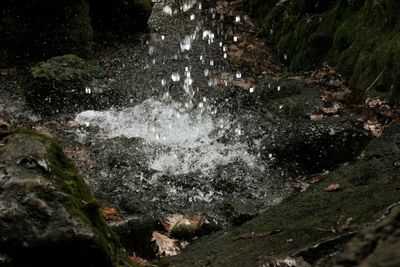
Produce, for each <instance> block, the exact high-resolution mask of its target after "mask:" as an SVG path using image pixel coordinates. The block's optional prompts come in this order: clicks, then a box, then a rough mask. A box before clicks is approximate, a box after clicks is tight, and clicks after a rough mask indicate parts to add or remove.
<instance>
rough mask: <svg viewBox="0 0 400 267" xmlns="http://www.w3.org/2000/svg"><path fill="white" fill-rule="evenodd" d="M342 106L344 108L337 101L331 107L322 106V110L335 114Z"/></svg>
mask: <svg viewBox="0 0 400 267" xmlns="http://www.w3.org/2000/svg"><path fill="white" fill-rule="evenodd" d="M342 108H343V107H342V105H341V104H340V103H337V102H336V103H333V105H332V106H331V107H329V108H321V111H322V112H324V113H325V114H335V113H337V112H338V111H339V110H340V109H342Z"/></svg>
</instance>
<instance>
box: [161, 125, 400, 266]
mask: <svg viewBox="0 0 400 267" xmlns="http://www.w3.org/2000/svg"><path fill="white" fill-rule="evenodd" d="M398 130H399V126H398V125H397V126H395V127H392V128H390V129H389V130H388V134H387V136H384V137H382V138H380V139H375V140H373V141H372V142H371V143H370V144H369V145H368V146H367V147H366V151H365V155H366V156H365V158H364V159H363V160H360V161H357V162H355V163H353V164H349V165H346V166H343V167H340V168H338V169H337V170H335V171H333V172H332V173H331V174H329V175H328V176H327V177H326V178H325V179H324V180H323V181H322V182H320V183H319V184H314V185H312V186H311V187H310V188H309V189H308V190H307V191H306V192H303V193H298V194H296V195H294V196H292V197H290V198H289V199H286V200H285V201H284V202H283V203H281V204H279V205H278V206H275V207H273V208H271V209H269V210H267V211H266V212H265V213H263V214H261V215H260V216H258V217H256V218H255V219H254V220H252V221H250V222H248V223H246V224H245V225H243V226H242V227H240V228H236V229H234V230H233V231H231V232H228V233H220V234H216V235H214V236H210V237H206V238H202V239H200V240H199V241H197V242H196V243H194V244H193V245H191V246H189V247H188V248H187V250H186V251H185V252H184V253H183V255H181V256H178V257H175V258H170V259H165V260H164V261H166V262H168V263H170V264H171V266H207V265H209V266H259V265H262V259H263V258H266V257H269V256H271V255H274V256H280V255H281V256H286V255H291V254H292V253H293V252H295V251H298V250H299V249H302V248H304V247H307V246H311V245H313V244H315V243H317V242H320V241H321V240H324V239H326V238H332V237H335V236H339V235H341V234H343V233H340V232H338V233H333V232H331V231H329V229H330V228H332V227H333V228H340V225H342V224H344V223H345V222H346V220H347V219H348V218H352V219H353V222H352V224H351V231H357V230H359V229H360V228H361V227H362V226H363V225H364V224H365V223H366V222H370V221H373V220H375V219H376V218H377V217H378V216H379V213H380V212H381V211H383V210H384V209H385V208H386V207H388V206H389V205H391V204H392V203H394V202H396V201H399V200H400V196H399V194H398V189H399V188H400V180H399V179H398V177H397V174H396V170H394V168H393V164H394V163H395V162H397V161H399V160H400V153H399V151H400V150H399V141H398V140H399V135H398ZM396 132H397V133H396ZM379 148H381V149H379ZM334 183H338V184H340V186H341V188H342V189H341V190H340V191H337V192H325V190H324V189H325V188H326V187H327V186H328V185H330V184H334ZM278 229H279V231H277V230H278ZM324 229H325V230H324ZM274 230H275V231H274ZM251 236H253V237H252V238H251ZM241 237H250V238H249V239H245V238H244V239H241Z"/></svg>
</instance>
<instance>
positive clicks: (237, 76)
mask: <svg viewBox="0 0 400 267" xmlns="http://www.w3.org/2000/svg"><path fill="white" fill-rule="evenodd" d="M236 78H237V79H241V78H242V73H240V72H239V71H238V72H236Z"/></svg>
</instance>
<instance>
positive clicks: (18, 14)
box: [0, 0, 93, 67]
mask: <svg viewBox="0 0 400 267" xmlns="http://www.w3.org/2000/svg"><path fill="white" fill-rule="evenodd" d="M92 37H93V30H92V26H91V24H90V17H89V1H87V0H61V1H57V2H54V1H51V0H45V1H43V0H35V1H25V0H16V1H15V0H4V1H1V3H0V51H1V52H0V67H5V66H10V65H11V66H14V65H16V64H18V63H23V62H27V61H28V62H29V61H31V60H33V61H37V60H42V59H45V58H50V57H53V56H59V55H64V54H71V53H72V54H78V55H80V56H82V57H86V56H88V55H89V53H90V50H91V45H92Z"/></svg>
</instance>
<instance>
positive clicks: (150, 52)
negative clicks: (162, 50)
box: [149, 46, 154, 56]
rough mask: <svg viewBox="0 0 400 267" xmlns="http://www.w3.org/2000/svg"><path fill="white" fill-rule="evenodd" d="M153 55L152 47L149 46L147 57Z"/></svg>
mask: <svg viewBox="0 0 400 267" xmlns="http://www.w3.org/2000/svg"><path fill="white" fill-rule="evenodd" d="M153 54H154V46H149V55H150V56H152V55H153Z"/></svg>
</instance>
